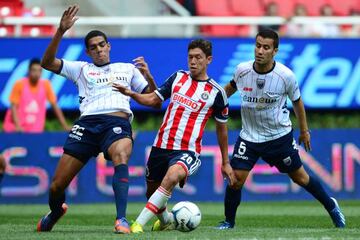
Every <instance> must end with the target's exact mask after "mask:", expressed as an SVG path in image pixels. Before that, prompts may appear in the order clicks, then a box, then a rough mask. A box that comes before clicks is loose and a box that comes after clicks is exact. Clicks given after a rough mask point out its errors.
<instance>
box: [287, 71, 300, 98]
mask: <svg viewBox="0 0 360 240" xmlns="http://www.w3.org/2000/svg"><path fill="white" fill-rule="evenodd" d="M288 81H289V84H288V85H287V89H286V92H287V94H288V96H289V98H290V100H291V101H296V100H298V99H299V98H300V89H299V84H298V82H297V81H296V79H295V75H294V74H293V73H292V74H290V75H289V76H288Z"/></svg>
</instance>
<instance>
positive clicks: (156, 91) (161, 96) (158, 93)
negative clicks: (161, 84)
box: [154, 90, 164, 101]
mask: <svg viewBox="0 0 360 240" xmlns="http://www.w3.org/2000/svg"><path fill="white" fill-rule="evenodd" d="M154 93H155V94H156V95H157V96H158V97H159V98H160V99H161V101H164V97H163V95H161V93H160V92H159V91H158V90H155V91H154Z"/></svg>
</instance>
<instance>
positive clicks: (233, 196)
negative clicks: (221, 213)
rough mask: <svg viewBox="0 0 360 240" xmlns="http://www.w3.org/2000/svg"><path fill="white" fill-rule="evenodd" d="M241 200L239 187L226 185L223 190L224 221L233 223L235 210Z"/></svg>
mask: <svg viewBox="0 0 360 240" xmlns="http://www.w3.org/2000/svg"><path fill="white" fill-rule="evenodd" d="M240 202H241V188H240V189H238V190H235V189H232V188H230V187H229V186H226V192H225V200H224V205H225V217H226V219H225V220H226V221H227V222H228V223H230V224H232V225H235V217H236V210H237V208H238V206H239V205H240Z"/></svg>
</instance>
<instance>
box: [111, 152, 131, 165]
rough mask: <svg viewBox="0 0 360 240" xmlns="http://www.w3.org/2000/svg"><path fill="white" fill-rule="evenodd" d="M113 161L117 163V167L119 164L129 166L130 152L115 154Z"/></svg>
mask: <svg viewBox="0 0 360 240" xmlns="http://www.w3.org/2000/svg"><path fill="white" fill-rule="evenodd" d="M111 158H112V159H111V160H112V161H113V162H114V163H115V165H117V164H127V163H128V160H129V158H130V152H128V151H119V152H116V153H114V154H113V155H112V156H111Z"/></svg>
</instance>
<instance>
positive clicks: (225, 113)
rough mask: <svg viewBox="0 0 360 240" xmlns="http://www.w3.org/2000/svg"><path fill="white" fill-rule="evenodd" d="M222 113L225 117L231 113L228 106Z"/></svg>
mask: <svg viewBox="0 0 360 240" xmlns="http://www.w3.org/2000/svg"><path fill="white" fill-rule="evenodd" d="M221 114H222V115H223V116H224V117H226V116H227V115H229V108H228V107H226V108H224V110H222V112H221Z"/></svg>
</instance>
